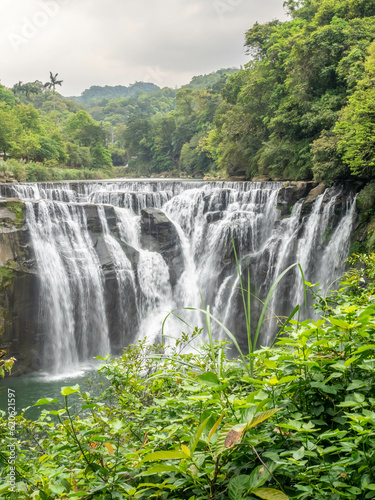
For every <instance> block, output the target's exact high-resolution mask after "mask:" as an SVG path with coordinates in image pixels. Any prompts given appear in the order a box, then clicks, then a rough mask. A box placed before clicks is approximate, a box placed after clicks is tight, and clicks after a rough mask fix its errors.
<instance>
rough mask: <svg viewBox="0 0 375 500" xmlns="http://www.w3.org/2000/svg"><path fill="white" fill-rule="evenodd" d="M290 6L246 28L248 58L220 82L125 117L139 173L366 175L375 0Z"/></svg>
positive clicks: (370, 151)
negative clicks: (154, 110) (151, 111)
mask: <svg viewBox="0 0 375 500" xmlns="http://www.w3.org/2000/svg"><path fill="white" fill-rule="evenodd" d="M286 8H287V9H288V11H289V14H290V18H291V20H289V21H287V22H284V23H280V22H278V21H276V20H275V21H272V22H269V23H266V24H263V25H260V24H255V25H254V26H253V27H252V28H251V29H249V31H248V32H247V33H246V41H245V44H246V47H247V49H248V53H249V56H251V60H250V62H249V63H248V65H247V67H246V68H245V69H243V70H241V71H239V72H237V73H235V74H234V75H231V76H230V77H229V79H228V80H227V82H226V83H225V85H224V80H223V81H222V82H217V83H216V84H214V85H212V86H211V87H208V88H205V89H198V90H194V89H189V88H186V89H181V90H180V91H179V92H177V94H176V111H174V112H171V113H169V115H168V116H166V117H157V118H145V117H142V119H141V118H137V119H134V120H131V121H130V122H129V124H128V128H127V130H126V133H125V143H124V145H125V147H126V148H127V149H128V151H130V152H131V155H132V156H137V159H135V160H134V164H135V166H136V168H137V169H138V170H139V171H143V172H145V173H150V172H158V171H161V170H171V169H173V168H174V167H175V166H178V169H179V170H180V171H183V172H187V173H189V174H196V173H198V174H202V173H204V172H207V171H208V170H209V169H213V170H219V171H221V172H226V173H227V174H229V175H246V177H247V178H250V177H253V176H257V175H259V174H261V175H265V176H268V177H270V178H273V179H275V178H281V179H312V178H315V179H316V180H321V179H324V180H325V181H333V180H336V179H347V178H353V176H355V177H361V178H367V179H368V178H371V177H372V175H373V168H374V165H375V164H374V160H375V153H374V152H375V143H374V126H375V121H374V104H373V103H374V85H375V80H374V74H375V73H374V72H375V44H374V39H375V18H374V14H375V6H374V4H373V2H371V1H368V0H363V1H357V0H355V1H354V0H342V1H340V2H337V1H336V2H334V1H331V0H311V1H310V0H305V1H302V2H296V1H288V2H286ZM221 83H223V85H221Z"/></svg>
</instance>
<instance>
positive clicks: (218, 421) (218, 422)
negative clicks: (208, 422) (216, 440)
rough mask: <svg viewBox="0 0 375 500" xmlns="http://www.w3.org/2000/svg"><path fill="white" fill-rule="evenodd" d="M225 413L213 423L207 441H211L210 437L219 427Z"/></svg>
mask: <svg viewBox="0 0 375 500" xmlns="http://www.w3.org/2000/svg"><path fill="white" fill-rule="evenodd" d="M224 415H225V413H223V414H222V415H221V416H220V417H219V418H218V420H217V421H216V422H215V424H214V426H213V427H212V429H211V430H210V433H209V435H208V441H210V440H211V438H212V436H213V435H214V434H215V431H216V429H217V428H218V427H219V425H220V422H221V421H222V419H223V417H224Z"/></svg>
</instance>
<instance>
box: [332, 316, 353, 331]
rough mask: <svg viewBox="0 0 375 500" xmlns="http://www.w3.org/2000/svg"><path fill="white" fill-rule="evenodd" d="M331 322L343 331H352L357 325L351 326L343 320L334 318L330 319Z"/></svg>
mask: <svg viewBox="0 0 375 500" xmlns="http://www.w3.org/2000/svg"><path fill="white" fill-rule="evenodd" d="M329 322H330V323H332V325H335V326H338V327H339V328H341V329H342V330H350V329H351V328H354V327H355V324H350V323H347V322H346V321H344V320H342V319H338V318H333V317H330V318H329Z"/></svg>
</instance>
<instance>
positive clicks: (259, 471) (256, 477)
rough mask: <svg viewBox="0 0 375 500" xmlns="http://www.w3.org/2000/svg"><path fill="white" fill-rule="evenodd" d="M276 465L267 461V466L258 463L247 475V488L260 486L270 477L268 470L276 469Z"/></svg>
mask: <svg viewBox="0 0 375 500" xmlns="http://www.w3.org/2000/svg"><path fill="white" fill-rule="evenodd" d="M277 467H278V465H277V464H276V463H274V462H271V463H268V464H267V468H266V467H264V465H259V466H258V467H256V468H255V469H254V470H253V472H252V473H251V474H250V476H249V483H248V484H249V486H248V489H252V490H253V489H256V488H260V487H261V486H263V485H264V483H265V482H266V481H267V480H268V478H269V477H270V475H271V474H270V472H273V471H274V470H275V469H277Z"/></svg>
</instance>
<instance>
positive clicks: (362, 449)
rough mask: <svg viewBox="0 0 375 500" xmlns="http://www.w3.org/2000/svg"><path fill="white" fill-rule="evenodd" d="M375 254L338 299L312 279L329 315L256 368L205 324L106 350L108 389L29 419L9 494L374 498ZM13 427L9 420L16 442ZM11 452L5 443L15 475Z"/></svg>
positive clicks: (3, 455)
mask: <svg viewBox="0 0 375 500" xmlns="http://www.w3.org/2000/svg"><path fill="white" fill-rule="evenodd" d="M374 263H375V255H368V256H366V255H357V256H354V257H353V258H352V259H351V260H350V264H351V265H355V266H358V265H360V267H355V268H353V269H351V271H350V272H349V273H348V274H347V275H346V276H345V278H344V281H343V283H342V285H341V288H340V289H339V290H338V291H336V292H333V293H332V294H331V295H330V296H328V297H323V296H321V295H320V293H319V290H317V286H316V285H311V284H307V285H308V286H310V287H311V288H312V290H313V292H314V293H315V296H316V308H317V311H318V312H319V316H320V317H319V319H317V320H314V321H311V320H306V321H303V322H299V321H293V320H291V321H290V325H289V326H288V327H287V328H286V332H287V335H285V334H284V335H283V336H282V337H279V338H278V339H277V341H276V344H275V345H274V346H272V347H262V348H261V349H259V350H258V351H257V352H256V353H255V354H256V357H255V358H254V362H255V368H256V369H255V371H254V378H252V377H249V375H248V374H247V372H246V370H244V366H243V365H242V364H241V363H239V362H238V360H236V359H231V360H230V359H227V358H226V356H225V351H226V349H227V347H228V345H227V343H223V342H219V343H214V344H213V346H210V345H206V344H202V345H198V346H196V347H193V345H191V342H192V340H194V345H196V337H197V335H198V334H199V331H198V330H195V331H194V333H193V334H192V335H189V334H185V333H182V335H181V337H180V338H179V339H178V340H177V341H176V342H175V344H174V345H170V346H166V345H154V346H153V345H149V344H147V341H146V340H143V341H139V342H138V343H137V344H135V345H133V346H130V347H128V348H127V349H125V351H124V354H123V355H122V356H121V357H120V358H118V359H115V360H112V361H110V360H109V357H107V358H106V359H102V361H103V365H102V368H101V369H100V371H101V372H102V373H103V374H104V375H105V376H106V377H107V379H108V380H109V382H110V385H109V387H108V388H107V389H106V390H105V392H104V393H103V394H102V395H101V396H99V397H97V398H96V397H93V396H92V395H90V394H89V393H87V392H86V393H82V392H81V391H80V389H79V386H72V387H64V388H62V390H61V394H62V396H63V398H64V404H62V405H60V404H59V403H58V400H57V399H52V398H44V399H41V400H39V401H38V402H37V403H36V404H35V406H37V407H40V408H41V411H42V413H41V416H40V417H39V419H38V420H36V421H35V422H28V421H27V420H26V416H27V411H26V412H25V413H23V414H22V415H20V416H19V417H17V422H16V425H17V438H12V439H11V440H10V442H11V444H12V445H14V447H15V451H16V453H17V462H16V474H17V476H16V487H17V492H12V491H10V489H9V486H7V485H5V486H4V488H3V489H2V495H3V498H4V499H16V498H17V500H21V499H22V498H25V499H28V498H30V499H31V498H33V499H45V498H87V499H89V498H98V499H103V500H104V499H107V498H108V499H110V498H129V499H146V498H153V497H155V498H163V499H171V500H183V499H186V500H190V499H193V498H194V499H201V500H204V499H214V498H215V499H217V500H225V499H227V498H229V499H230V500H237V499H241V500H242V499H249V500H253V499H254V498H263V499H270V500H272V499H275V500H277V499H280V500H285V499H288V498H294V499H296V500H310V499H311V500H326V499H332V500H336V499H337V498H348V499H353V500H354V499H358V500H362V499H363V500H365V499H369V498H373V497H374V491H375V441H374V435H373V426H374V424H375V412H374V406H375V398H374V389H375V359H374V350H375V342H374V340H375V339H374V334H375V307H374V304H375V296H374V285H373V283H374V277H375V264H374ZM189 345H190V349H189V351H190V352H186V347H187V346H189ZM212 347H213V349H214V358H212V352H211V350H212ZM217 359H221V363H220V367H219V370H218V371H216V368H217V364H216V361H215V360H217ZM77 396H78V397H80V398H81V400H82V410H81V412H79V413H77V414H74V415H73V414H72V412H71V409H70V398H72V397H77ZM43 408H44V409H43ZM3 417H5V415H3ZM7 432H8V429H7V422H6V420H5V418H4V419H3V420H1V423H0V434H1V436H2V438H3V437H4V438H5V437H7V442H8V443H9V438H8V435H7ZM5 442H6V440H5V439H2V443H5ZM9 453H10V452H9V449H7V448H6V447H5V444H4V446H3V445H1V449H0V462H1V463H2V466H3V471H4V473H5V475H6V474H7V472H8V469H9V465H8V457H9Z"/></svg>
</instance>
